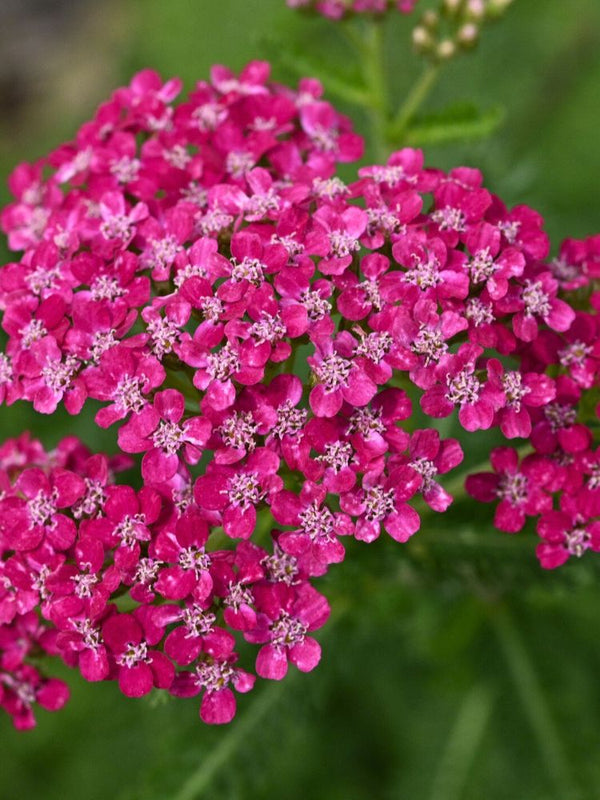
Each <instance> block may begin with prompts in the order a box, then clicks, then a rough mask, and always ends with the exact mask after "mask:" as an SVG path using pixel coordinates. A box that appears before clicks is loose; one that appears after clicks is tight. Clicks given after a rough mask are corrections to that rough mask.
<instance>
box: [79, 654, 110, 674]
mask: <svg viewBox="0 0 600 800" xmlns="http://www.w3.org/2000/svg"><path fill="white" fill-rule="evenodd" d="M79 671H80V672H81V674H82V675H83V677H84V678H85V679H86V681H103V680H104V679H105V678H106V676H107V675H108V659H107V657H106V650H105V649H104V648H101V649H100V648H99V649H98V650H84V651H83V653H82V654H81V655H80V656H79Z"/></svg>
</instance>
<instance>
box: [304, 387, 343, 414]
mask: <svg viewBox="0 0 600 800" xmlns="http://www.w3.org/2000/svg"><path fill="white" fill-rule="evenodd" d="M342 402H343V397H342V393H341V392H340V391H339V389H336V390H335V391H333V392H327V391H326V390H325V387H324V386H323V384H321V383H319V384H317V386H315V387H314V388H313V389H312V391H311V393H310V396H309V403H310V407H311V409H312V410H313V413H314V414H315V415H316V416H317V417H335V415H336V414H337V413H338V412H339V410H340V409H341V407H342Z"/></svg>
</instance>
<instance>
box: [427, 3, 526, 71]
mask: <svg viewBox="0 0 600 800" xmlns="http://www.w3.org/2000/svg"><path fill="white" fill-rule="evenodd" d="M511 2H512V0H442V2H441V3H440V6H439V9H438V10H433V9H428V10H427V11H425V12H424V13H423V14H422V15H421V18H420V20H419V23H418V25H417V26H416V27H415V28H414V30H413V34H412V36H413V45H414V47H415V49H416V50H417V51H418V52H419V53H422V54H423V55H425V56H427V57H428V58H430V59H432V60H433V61H447V60H448V59H450V58H453V57H454V56H455V55H456V54H457V53H458V52H459V51H461V50H469V49H471V48H472V47H474V46H475V45H476V44H477V41H478V40H479V35H480V33H481V28H482V26H483V25H484V24H485V23H486V22H488V21H490V20H495V19H497V18H498V17H499V16H501V15H502V14H503V13H504V11H505V10H506V9H507V8H508V6H509V5H510V4H511Z"/></svg>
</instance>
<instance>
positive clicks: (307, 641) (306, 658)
mask: <svg viewBox="0 0 600 800" xmlns="http://www.w3.org/2000/svg"><path fill="white" fill-rule="evenodd" d="M320 660H321V645H320V644H319V643H318V642H317V641H316V640H315V639H313V638H312V637H310V636H305V637H304V641H302V642H299V643H298V644H295V645H294V646H293V647H292V648H291V649H290V661H291V662H292V664H295V665H296V666H297V667H298V669H299V670H300V671H301V672H310V671H311V670H312V669H314V668H315V667H316V666H317V664H318V663H319V661H320Z"/></svg>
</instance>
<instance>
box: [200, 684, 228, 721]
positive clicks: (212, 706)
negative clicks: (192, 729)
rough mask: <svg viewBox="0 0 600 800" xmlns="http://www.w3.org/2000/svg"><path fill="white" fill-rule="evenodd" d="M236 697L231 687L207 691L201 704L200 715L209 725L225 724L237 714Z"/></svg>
mask: <svg viewBox="0 0 600 800" xmlns="http://www.w3.org/2000/svg"><path fill="white" fill-rule="evenodd" d="M235 708H236V703H235V697H234V694H233V692H232V691H231V689H227V688H226V689H220V690H219V691H217V692H205V694H204V697H203V698H202V702H201V704H200V717H201V719H202V721H203V722H206V723H207V724H208V725H223V724H225V723H227V722H231V720H232V719H233V718H234V716H235Z"/></svg>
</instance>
